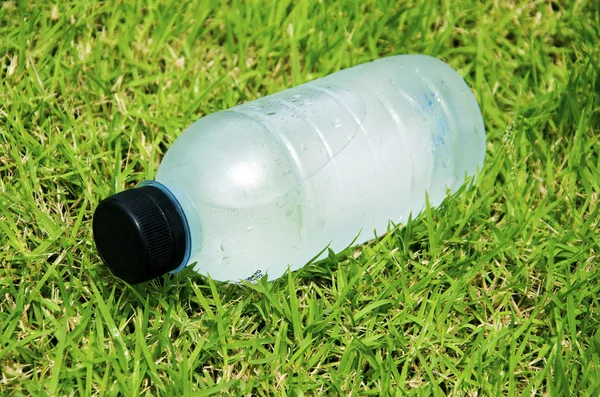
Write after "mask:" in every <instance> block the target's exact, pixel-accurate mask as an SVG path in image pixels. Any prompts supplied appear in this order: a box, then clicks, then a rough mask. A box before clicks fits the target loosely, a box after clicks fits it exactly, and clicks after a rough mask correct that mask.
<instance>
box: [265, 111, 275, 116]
mask: <svg viewBox="0 0 600 397" xmlns="http://www.w3.org/2000/svg"><path fill="white" fill-rule="evenodd" d="M274 114H275V112H269V113H267V116H273V115H274Z"/></svg>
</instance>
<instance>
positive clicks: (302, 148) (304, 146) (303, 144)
mask: <svg viewBox="0 0 600 397" xmlns="http://www.w3.org/2000/svg"><path fill="white" fill-rule="evenodd" d="M300 150H301V151H303V152H306V151H307V150H308V148H307V147H306V144H305V143H301V144H300Z"/></svg>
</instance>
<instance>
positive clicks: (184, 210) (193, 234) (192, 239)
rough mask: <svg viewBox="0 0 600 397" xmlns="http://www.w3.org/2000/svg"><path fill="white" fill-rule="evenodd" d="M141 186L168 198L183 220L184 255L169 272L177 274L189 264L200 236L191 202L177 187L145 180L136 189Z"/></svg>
mask: <svg viewBox="0 0 600 397" xmlns="http://www.w3.org/2000/svg"><path fill="white" fill-rule="evenodd" d="M142 186H153V187H155V188H158V189H160V190H161V191H162V192H164V193H165V194H166V195H167V196H169V198H170V199H171V200H172V201H173V204H175V207H176V208H177V212H178V213H179V215H180V216H181V218H182V219H183V223H184V226H185V235H186V253H185V256H184V257H183V260H182V261H181V264H179V266H178V267H177V268H175V269H174V270H172V271H170V272H169V273H171V274H174V273H178V272H180V271H181V270H183V269H184V268H185V267H186V266H187V265H188V264H189V261H190V257H191V253H192V252H195V251H196V250H195V249H194V248H195V247H197V246H198V245H197V244H195V243H197V240H198V238H199V236H200V233H199V230H197V229H199V227H198V225H199V224H198V221H197V219H196V218H197V216H196V211H195V210H194V207H193V204H192V203H191V200H189V199H188V196H187V194H186V193H185V192H184V191H183V190H182V189H180V188H179V187H177V186H173V185H167V184H162V183H160V182H157V181H155V180H147V181H144V182H142V183H140V184H139V185H138V187H142Z"/></svg>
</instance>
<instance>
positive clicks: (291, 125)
mask: <svg viewBox="0 0 600 397" xmlns="http://www.w3.org/2000/svg"><path fill="white" fill-rule="evenodd" d="M484 155H485V130H484V125H483V120H482V117H481V113H480V110H479V107H478V105H477V102H476V100H475V97H474V96H473V94H472V92H471V91H470V89H469V87H468V86H467V85H466V84H465V82H464V80H463V79H462V78H461V77H460V75H459V74H458V73H457V72H456V71H454V70H453V69H452V68H451V67H450V66H448V65H447V64H445V63H444V62H442V61H440V60H438V59H435V58H432V57H428V56H423V55H400V56H392V57H387V58H383V59H379V60H377V61H374V62H370V63H366V64H362V65H359V66H356V67H353V68H350V69H346V70H342V71H339V72H337V73H334V74H332V75H330V76H327V77H324V78H321V79H318V80H314V81H311V82H309V83H306V84H302V85H300V86H297V87H295V88H291V89H288V90H286V91H283V92H280V93H277V94H274V95H270V96H267V97H264V98H260V99H257V100H255V101H253V102H249V103H245V104H242V105H239V106H236V107H233V108H231V109H229V110H225V111H221V112H217V113H214V114H211V115H208V116H206V117H204V118H202V119H200V120H199V121H197V122H196V123H194V124H192V125H191V126H190V127H189V128H188V129H187V130H186V131H184V132H183V134H182V135H181V136H180V137H179V138H178V139H177V140H176V141H175V143H174V144H173V146H172V147H171V148H170V149H169V150H168V152H167V153H166V155H165V157H164V159H163V161H162V163H161V165H160V167H159V169H158V174H157V176H156V180H155V181H147V182H144V183H142V184H141V185H140V186H138V187H137V188H135V189H130V190H127V191H124V192H121V193H118V194H116V195H114V196H111V197H109V198H107V199H105V200H103V201H102V202H101V203H100V204H99V206H98V208H97V209H96V212H95V215H94V221H93V230H94V238H95V241H96V245H97V247H98V250H99V252H100V256H101V257H102V259H103V261H104V262H105V264H106V265H107V266H108V267H109V268H110V269H111V271H112V272H113V274H115V275H116V276H118V277H120V278H122V279H124V280H125V281H127V282H130V283H138V282H142V281H145V280H148V279H151V278H153V277H156V276H159V275H161V274H164V273H166V272H172V273H174V272H177V271H180V270H181V269H183V268H184V267H185V266H187V265H191V266H193V268H194V270H195V271H197V272H199V273H201V274H205V275H206V274H208V275H210V276H211V277H212V278H213V279H217V280H230V281H238V280H240V279H247V278H250V277H253V276H254V277H256V276H262V275H264V274H268V276H269V279H275V278H278V277H280V276H281V275H282V274H283V273H284V272H285V271H286V270H287V269H288V267H289V268H290V269H291V270H295V269H298V268H300V267H301V266H303V265H304V264H306V263H307V262H308V261H309V260H310V259H311V258H313V257H314V256H315V255H316V254H318V253H319V252H320V251H321V250H323V249H324V248H325V247H326V246H328V245H329V247H330V248H332V249H333V250H334V251H338V250H340V249H343V248H345V247H346V246H348V244H350V243H351V242H352V241H353V240H354V239H355V238H356V236H357V235H358V234H359V233H360V235H359V238H358V239H357V240H356V242H357V243H362V242H364V241H366V240H369V239H370V238H371V237H372V236H373V231H374V230H376V231H377V232H378V233H382V232H385V231H386V230H387V227H388V224H389V221H390V220H391V221H394V222H402V221H406V220H407V219H408V217H409V215H410V214H411V213H412V215H413V217H414V216H416V215H417V214H418V213H419V212H421V210H422V209H423V208H424V206H425V200H426V192H427V194H428V196H429V200H430V202H431V203H432V205H434V206H435V205H439V204H440V203H441V202H442V200H443V199H444V197H445V195H446V194H447V191H448V190H449V191H455V190H456V189H457V188H459V187H460V186H461V185H462V184H463V183H464V180H465V176H467V175H475V174H476V172H477V169H478V168H479V167H481V166H482V164H483V160H484ZM361 231H362V232H361Z"/></svg>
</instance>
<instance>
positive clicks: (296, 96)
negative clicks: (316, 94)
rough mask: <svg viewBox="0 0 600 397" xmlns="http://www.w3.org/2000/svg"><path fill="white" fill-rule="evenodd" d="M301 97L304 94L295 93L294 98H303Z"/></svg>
mask: <svg viewBox="0 0 600 397" xmlns="http://www.w3.org/2000/svg"><path fill="white" fill-rule="evenodd" d="M301 97H302V95H300V94H296V95H294V98H296V99H298V98H301Z"/></svg>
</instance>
